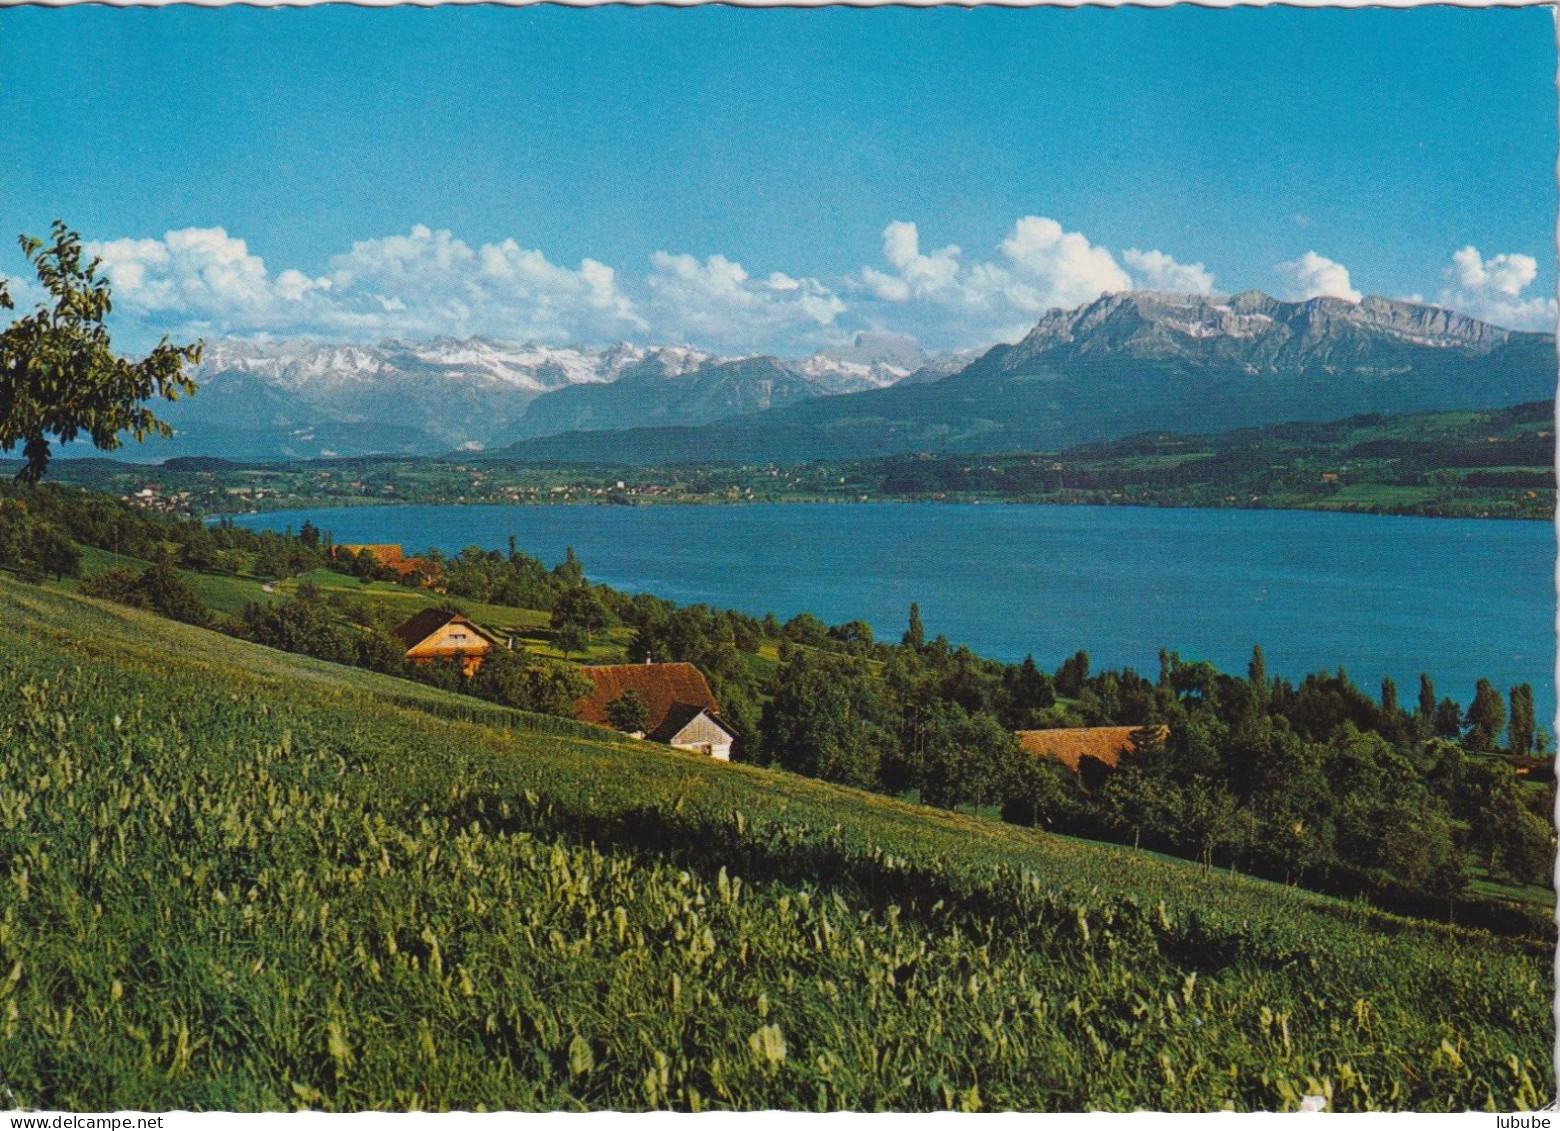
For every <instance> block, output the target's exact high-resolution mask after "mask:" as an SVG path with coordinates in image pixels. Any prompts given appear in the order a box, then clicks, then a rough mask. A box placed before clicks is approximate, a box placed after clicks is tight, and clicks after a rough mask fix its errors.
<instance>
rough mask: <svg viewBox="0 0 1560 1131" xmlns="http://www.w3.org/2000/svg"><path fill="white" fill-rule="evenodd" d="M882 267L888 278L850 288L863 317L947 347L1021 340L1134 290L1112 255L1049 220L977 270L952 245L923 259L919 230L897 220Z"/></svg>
mask: <svg viewBox="0 0 1560 1131" xmlns="http://www.w3.org/2000/svg"><path fill="white" fill-rule="evenodd" d="M883 259H884V261H885V262H886V263H887V265H888V267H889V268H890V270H887V271H885V270H883V269H881V268H878V267H870V266H869V267H863V268H862V269H861V270H860V271H859V272H857V273H856V275H855V276H853V278H852V279H851V280H850V283H851V285H852V286H853V287H854V289H855V290H857V291H858V292H860V293H861V295H862V297H863V299H864V300H865V305H866V307H867V310H866V311H865V313H867V314H868V315H869V316H870V315H873V314H875V315H876V324H881V325H887V326H893V327H896V328H900V329H903V330H905V331H906V332H911V333H915V334H917V335H918V336H920V337H922V338H923V339H925V340H939V341H941V342H943V343H946V344H957V345H972V344H977V343H985V342H991V341H993V340H997V339H1008V340H1012V339H1016V338H1018V337H1021V336H1022V335H1023V334H1024V333H1026V332H1027V331H1028V330H1029V328H1030V327H1031V326H1032V325H1033V324H1034V322H1035V320H1036V319H1037V318H1038V317H1039V316H1040V315H1041V314H1043V313H1045V312H1046V311H1047V310H1050V309H1052V308H1053V307H1058V306H1061V307H1072V306H1078V305H1080V304H1081V303H1086V302H1092V301H1093V300H1094V299H1096V298H1098V297H1099V296H1100V295H1102V294H1104V293H1106V292H1107V291H1125V290H1131V289H1132V279H1131V278H1130V277H1129V276H1128V275H1127V273H1126V272H1125V271H1124V270H1122V268H1121V266H1120V264H1118V263H1117V262H1116V260H1115V257H1114V256H1112V255H1111V253H1110V252H1109V251H1107V250H1106V249H1105V248H1103V247H1099V246H1097V245H1095V244H1093V243H1091V242H1090V241H1089V239H1088V238H1087V237H1086V236H1084V235H1083V234H1082V233H1080V232H1069V231H1066V230H1064V229H1063V228H1062V226H1061V224H1059V223H1057V222H1056V221H1055V220H1052V219H1050V218H1048V217H1045V216H1025V217H1023V218H1021V219H1020V220H1018V221H1017V222H1016V223H1014V225H1013V227H1012V229H1011V230H1010V231H1009V232H1008V234H1007V236H1006V238H1004V239H1003V240H1002V241H1001V243H999V244H998V245H997V255H996V256H995V257H994V258H992V259H989V260H984V261H981V262H975V263H967V262H965V260H964V257H963V252H962V251H961V250H960V249H959V248H958V247H957V246H956V245H953V244H949V245H948V246H946V247H941V248H937V249H935V250H932V251H927V252H923V251H922V250H921V237H920V231H919V229H917V227H916V225H915V224H913V223H909V222H907V221H903V220H896V221H895V222H894V223H892V224H889V225H888V227H886V228H884V229H883ZM874 305H875V306H876V309H875V310H874V309H873V307H874Z"/></svg>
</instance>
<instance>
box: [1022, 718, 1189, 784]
mask: <svg viewBox="0 0 1560 1131" xmlns="http://www.w3.org/2000/svg"><path fill="white" fill-rule="evenodd" d="M1141 729H1142V728H1141V727H1064V728H1061V729H1058V730H1021V731H1018V732H1016V733H1017V736H1018V744H1019V745H1020V746H1022V747H1023V748H1024V749H1025V750H1027V751H1028V752H1029V753H1031V754H1034V755H1036V756H1038V757H1041V758H1052V759H1055V760H1056V761H1058V762H1060V763H1062V765H1064V766H1066V767H1067V768H1068V769H1069V770H1071V771H1072V772H1073V773H1075V774H1076V773H1078V772H1079V771H1080V769H1081V767H1082V766H1083V764H1084V761H1085V759H1091V760H1093V761H1095V762H1098V763H1100V764H1101V765H1102V766H1104V767H1105V768H1106V769H1112V770H1113V769H1115V768H1116V765H1117V763H1119V762H1120V761H1121V756H1122V755H1123V754H1126V753H1129V752H1130V751H1131V750H1132V736H1133V735H1134V734H1136V733H1137V732H1138V731H1139V730H1141ZM1156 729H1157V730H1158V732H1159V737H1160V738H1161V739H1164V738H1168V737H1169V735H1170V728H1169V727H1165V726H1161V727H1158V728H1156Z"/></svg>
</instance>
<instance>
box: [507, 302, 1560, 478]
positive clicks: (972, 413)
mask: <svg viewBox="0 0 1560 1131" xmlns="http://www.w3.org/2000/svg"><path fill="white" fill-rule="evenodd" d="M1555 365H1556V355H1555V338H1554V335H1552V334H1538V333H1527V332H1519V331H1515V330H1505V329H1502V328H1501V327H1498V326H1492V325H1490V324H1488V323H1485V322H1480V321H1479V320H1477V319H1474V318H1469V317H1467V316H1466V315H1463V314H1459V313H1457V312H1455V311H1451V310H1445V309H1442V308H1440V307H1434V306H1426V305H1423V304H1420V303H1410V302H1400V301H1397V300H1393V299H1386V298H1369V297H1367V298H1363V299H1361V301H1359V302H1357V303H1354V302H1346V301H1344V300H1342V299H1336V298H1313V299H1308V300H1305V301H1303V302H1285V301H1281V300H1279V299H1274V298H1269V297H1268V296H1266V295H1263V294H1259V293H1257V292H1255V291H1248V292H1246V293H1244V294H1238V295H1232V296H1229V297H1222V296H1212V295H1172V294H1154V293H1148V292H1133V293H1127V294H1109V295H1104V296H1102V297H1101V298H1099V299H1097V300H1096V301H1094V302H1090V303H1086V304H1084V305H1083V306H1080V307H1077V308H1075V309H1073V310H1053V311H1050V312H1049V313H1047V314H1045V315H1044V316H1043V317H1042V318H1041V319H1040V320H1039V322H1038V323H1037V324H1036V325H1035V327H1034V329H1033V330H1031V331H1030V332H1029V333H1028V334H1027V335H1025V337H1024V338H1023V340H1021V341H1019V342H1017V343H1014V344H1012V345H999V346H995V347H993V348H992V349H990V350H988V351H986V352H985V353H984V354H983V355H982V356H980V357H979V358H977V359H974V360H972V361H971V362H969V363H968V364H966V365H964V366H963V367H962V368H960V369H959V370H958V372H956V373H952V374H950V375H947V376H942V377H941V378H939V379H930V378H931V377H932V374H931V373H930V372H929V370H931V369H932V366H927V367H926V368H924V369H922V370H921V371H920V373H919V374H916V375H912V376H910V377H906V378H903V379H901V380H899V381H898V382H896V383H895V384H894V385H893V386H892V387H891V388H887V389H878V390H870V391H867V392H861V393H854V394H850V395H846V396H840V397H826V398H824V397H812V398H808V399H806V400H802V401H798V402H795V403H791V404H784V405H778V406H774V407H771V408H769V409H767V410H765V411H763V412H758V413H754V414H752V415H748V416H742V417H738V418H734V419H727V420H724V421H722V422H721V423H720V424H719V425H718V426H715V427H707V428H701V429H696V430H690V429H687V428H683V429H680V430H676V431H674V430H671V429H666V428H640V429H636V430H635V431H633V432H632V433H621V434H616V435H612V434H604V433H601V432H586V431H585V430H584V429H581V430H580V431H578V432H575V433H571V434H568V435H559V436H551V437H546V438H543V439H534V440H527V441H523V442H521V443H518V444H515V445H514V446H513V447H511V448H509V449H507V450H506V451H505V452H504V454H505V455H506V456H508V457H510V458H514V459H558V458H562V453H564V452H567V453H568V458H570V459H575V460H581V461H592V460H594V461H602V462H606V461H609V460H615V461H633V462H640V463H662V462H667V461H669V460H671V459H673V458H676V455H677V453H678V452H679V451H684V450H689V449H693V450H697V451H699V452H700V453H701V455H702V456H703V457H704V458H706V459H712V460H715V459H718V460H728V461H733V462H743V463H746V462H762V461H767V460H804V459H824V458H860V457H865V456H873V455H887V454H892V453H897V452H919V451H967V452H997V451H1031V452H1045V451H1059V450H1061V449H1063V448H1066V447H1070V446H1072V445H1075V444H1081V443H1088V442H1091V441H1096V440H1112V439H1120V438H1121V437H1123V436H1129V435H1133V434H1135V433H1140V432H1181V433H1188V434H1202V433H1210V432H1223V431H1228V430H1230V429H1235V428H1247V427H1256V426H1262V425H1267V424H1277V423H1281V422H1287V421H1306V420H1316V421H1321V420H1336V419H1339V418H1341V417H1345V416H1352V415H1358V414H1366V413H1383V414H1385V413H1403V412H1428V411H1440V410H1458V409H1489V408H1496V407H1505V406H1509V405H1515V404H1520V403H1523V402H1526V401H1537V400H1541V399H1546V398H1548V397H1551V396H1553V395H1554V387H1555ZM553 395H554V396H561V395H563V394H553ZM540 403H542V402H538V404H540Z"/></svg>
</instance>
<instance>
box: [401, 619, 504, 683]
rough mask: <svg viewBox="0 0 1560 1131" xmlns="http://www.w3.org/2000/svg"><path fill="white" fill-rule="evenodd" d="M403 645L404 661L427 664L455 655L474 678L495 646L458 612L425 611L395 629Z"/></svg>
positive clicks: (488, 636)
mask: <svg viewBox="0 0 1560 1131" xmlns="http://www.w3.org/2000/svg"><path fill="white" fill-rule="evenodd" d="M395 635H396V637H397V638H398V639H399V640H400V641H401V643H402V644H404V645H406V658H407V659H408V660H411V661H412V662H413V663H418V664H430V663H432V662H433V661H434V660H439V659H444V658H446V657H449V656H458V657H460V661H461V665H460V666H461V670H462V671H463V672H465V673H466V675H468V676H471V675H476V674H477V669H478V668H480V667H481V666H482V661H483V659H484V658H485V657H486V656H487V654H488V653H489V652H491V651H492V650H493V649H494V648H495V647H496V646H497V644H498V641H497V640H495V639H494V638H493V636H492V635H491V634H489V633H488V632H487V631H486V630H485V629H483V628H480V627H478V626H477V625H474V624H472V623H471V622H470V621H469V620H467V619H466V618H465V617H463V616H461V615H460V614H459V613H448V612H442V611H440V610H439V609H424V610H423V611H422V612H420V613H418V614H417V615H416V616H414V617H413V618H412V619H411V620H409V621H407V622H406V623H405V624H403V625H401V626H400V627H399V628H397V629H396V630H395Z"/></svg>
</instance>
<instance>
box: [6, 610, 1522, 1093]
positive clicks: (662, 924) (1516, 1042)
mask: <svg viewBox="0 0 1560 1131" xmlns="http://www.w3.org/2000/svg"><path fill="white" fill-rule="evenodd" d="M0 890H4V892H5V899H4V900H3V901H0V979H4V977H5V972H6V971H10V972H12V973H11V977H10V978H9V979H7V980H3V981H0V1048H3V1049H4V1050H5V1067H6V1072H7V1074H8V1076H9V1078H10V1080H11V1083H12V1085H13V1086H14V1087H15V1088H16V1090H17V1092H18V1093H19V1094H20V1095H21V1097H22V1099H23V1101H24V1102H26V1103H30V1104H34V1105H50V1106H61V1107H66V1108H79V1109H88V1110H106V1109H111V1108H122V1107H142V1108H172V1107H204V1108H214V1107H216V1108H229V1109H252V1108H273V1107H288V1106H294V1105H305V1104H307V1105H313V1106H322V1107H336V1108H362V1107H369V1106H383V1107H396V1108H405V1107H417V1106H421V1107H468V1108H469V1107H475V1106H477V1105H483V1106H486V1107H489V1108H493V1107H509V1108H557V1107H580V1106H583V1107H593V1108H601V1107H644V1106H653V1107H659V1106H679V1107H699V1106H734V1107H745V1108H761V1107H806V1108H812V1107H841V1106H845V1107H865V1108H873V1107H888V1108H897V1109H908V1108H935V1107H943V1106H970V1107H973V1106H981V1105H984V1106H992V1107H1022V1108H1029V1109H1061V1110H1067V1109H1079V1108H1083V1107H1088V1106H1100V1107H1105V1108H1115V1109H1120V1108H1131V1107H1135V1106H1147V1107H1164V1108H1191V1109H1202V1108H1217V1107H1220V1106H1224V1105H1233V1106H1236V1107H1242V1108H1247V1107H1285V1106H1289V1107H1292V1106H1294V1104H1295V1102H1296V1098H1297V1096H1298V1095H1299V1094H1300V1093H1302V1092H1309V1091H1317V1090H1321V1091H1324V1092H1327V1093H1330V1094H1331V1096H1332V1098H1333V1104H1334V1107H1335V1108H1344V1109H1349V1108H1359V1107H1369V1106H1387V1107H1415V1108H1422V1109H1438V1108H1454V1109H1455V1108H1463V1107H1468V1106H1474V1107H1484V1106H1493V1107H1497V1108H1500V1109H1510V1108H1512V1107H1518V1106H1535V1105H1536V1104H1538V1103H1540V1102H1542V1099H1543V1098H1545V1097H1547V1096H1548V1095H1550V1094H1551V1093H1552V1069H1551V1067H1550V1063H1549V1060H1550V1057H1549V1050H1550V1048H1551V1045H1552V1033H1553V1023H1552V1020H1551V1016H1550V1002H1551V1000H1552V981H1551V971H1550V967H1549V962H1548V955H1547V951H1546V950H1545V948H1543V947H1540V946H1536V945H1533V946H1528V945H1524V944H1522V943H1520V942H1516V941H1512V940H1506V939H1496V938H1491V937H1489V936H1485V935H1480V934H1471V933H1466V932H1461V931H1457V930H1454V929H1450V928H1442V927H1435V926H1429V925H1425V924H1419V923H1414V922H1410V921H1407V920H1402V919H1397V918H1394V917H1392V916H1388V915H1383V914H1380V913H1376V912H1372V911H1369V910H1367V909H1364V908H1361V907H1358V906H1354V905H1349V904H1345V903H1340V902H1337V901H1334V900H1329V899H1326V898H1323V897H1320V896H1316V895H1311V894H1308V893H1304V892H1298V891H1294V890H1289V889H1285V888H1282V887H1279V886H1275V885H1272V884H1266V883H1262V882H1259V881H1253V880H1247V879H1244V878H1240V877H1229V876H1225V875H1220V874H1211V875H1210V874H1206V873H1203V872H1201V871H1200V870H1198V869H1197V868H1196V867H1194V866H1190V865H1186V864H1182V863H1179V862H1175V861H1169V860H1165V859H1162V858H1156V857H1151V856H1149V855H1147V854H1138V853H1133V852H1130V851H1128V850H1125V849H1117V848H1111V847H1106V846H1098V845H1092V844H1088V843H1084V842H1077V841H1070V840H1066V839H1062V838H1057V837H1051V836H1047V835H1045V834H1041V833H1036V832H1033V831H1028V830H1021V829H1016V828H1012V827H1008V826H1002V825H999V824H995V823H991V822H986V821H982V820H980V819H978V818H973V817H965V816H960V815H956V814H948V813H941V812H937V811H933V810H924V809H919V808H916V807H913V806H909V805H905V804H901V803H898V802H894V801H890V800H887V799H883V798H878V797H873V796H870V795H864V794H859V793H855V792H853V791H849V790H843V789H838V788H834V787H830V786H827V785H824V784H821V783H817V782H812V781H808V780H805V779H801V778H796V777H792V776H789V775H784V774H778V773H772V772H768V771H764V770H761V769H757V768H752V767H743V766H722V765H718V764H715V763H711V762H708V761H705V760H701V759H698V758H695V757H692V756H688V755H681V754H677V753H674V752H671V751H669V750H666V749H664V748H656V747H652V746H649V745H647V744H641V743H626V742H623V741H621V740H617V739H616V738H615V737H613V736H611V735H609V734H607V733H606V732H602V731H596V730H594V729H591V728H585V727H582V726H580V725H579V724H572V723H566V722H558V721H555V720H544V719H537V718H534V717H530V716H525V715H522V714H519V713H517V712H512V711H508V710H504V709H501V708H496V707H490V706H487V705H484V704H481V703H477V702H475V701H472V700H469V699H462V698H459V697H453V696H447V695H444V694H442V693H439V692H436V691H434V690H432V689H429V688H425V687H421V686H418V685H413V684H409V683H405V682H402V681H397V680H393V679H389V678H385V677H380V676H376V675H372V674H370V673H366V672H360V671H355V670H351V669H343V668H338V667H334V666H332V665H328V664H323V663H319V662H316V661H311V660H307V659H303V658H299V657H295V656H289V655H285V654H282V653H277V652H272V651H269V650H267V649H262V648H257V647H254V646H251V645H247V644H243V643H241V642H237V641H233V640H230V639H227V638H224V637H221V636H218V635H215V634H212V633H207V632H203V631H200V630H195V629H190V628H186V627H184V626H180V625H175V624H171V623H169V622H165V621H161V620H158V619H157V618H154V617H150V616H146V615H143V614H139V613H136V612H134V611H132V610H126V609H120V608H117V607H113V606H108V605H103V604H99V603H96V602H91V601H87V600H85V599H82V598H80V597H76V596H72V595H68V594H61V593H57V592H51V591H48V590H44V589H39V588H34V587H30V586H25V585H20V584H16V583H13V582H10V581H6V580H0Z"/></svg>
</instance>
